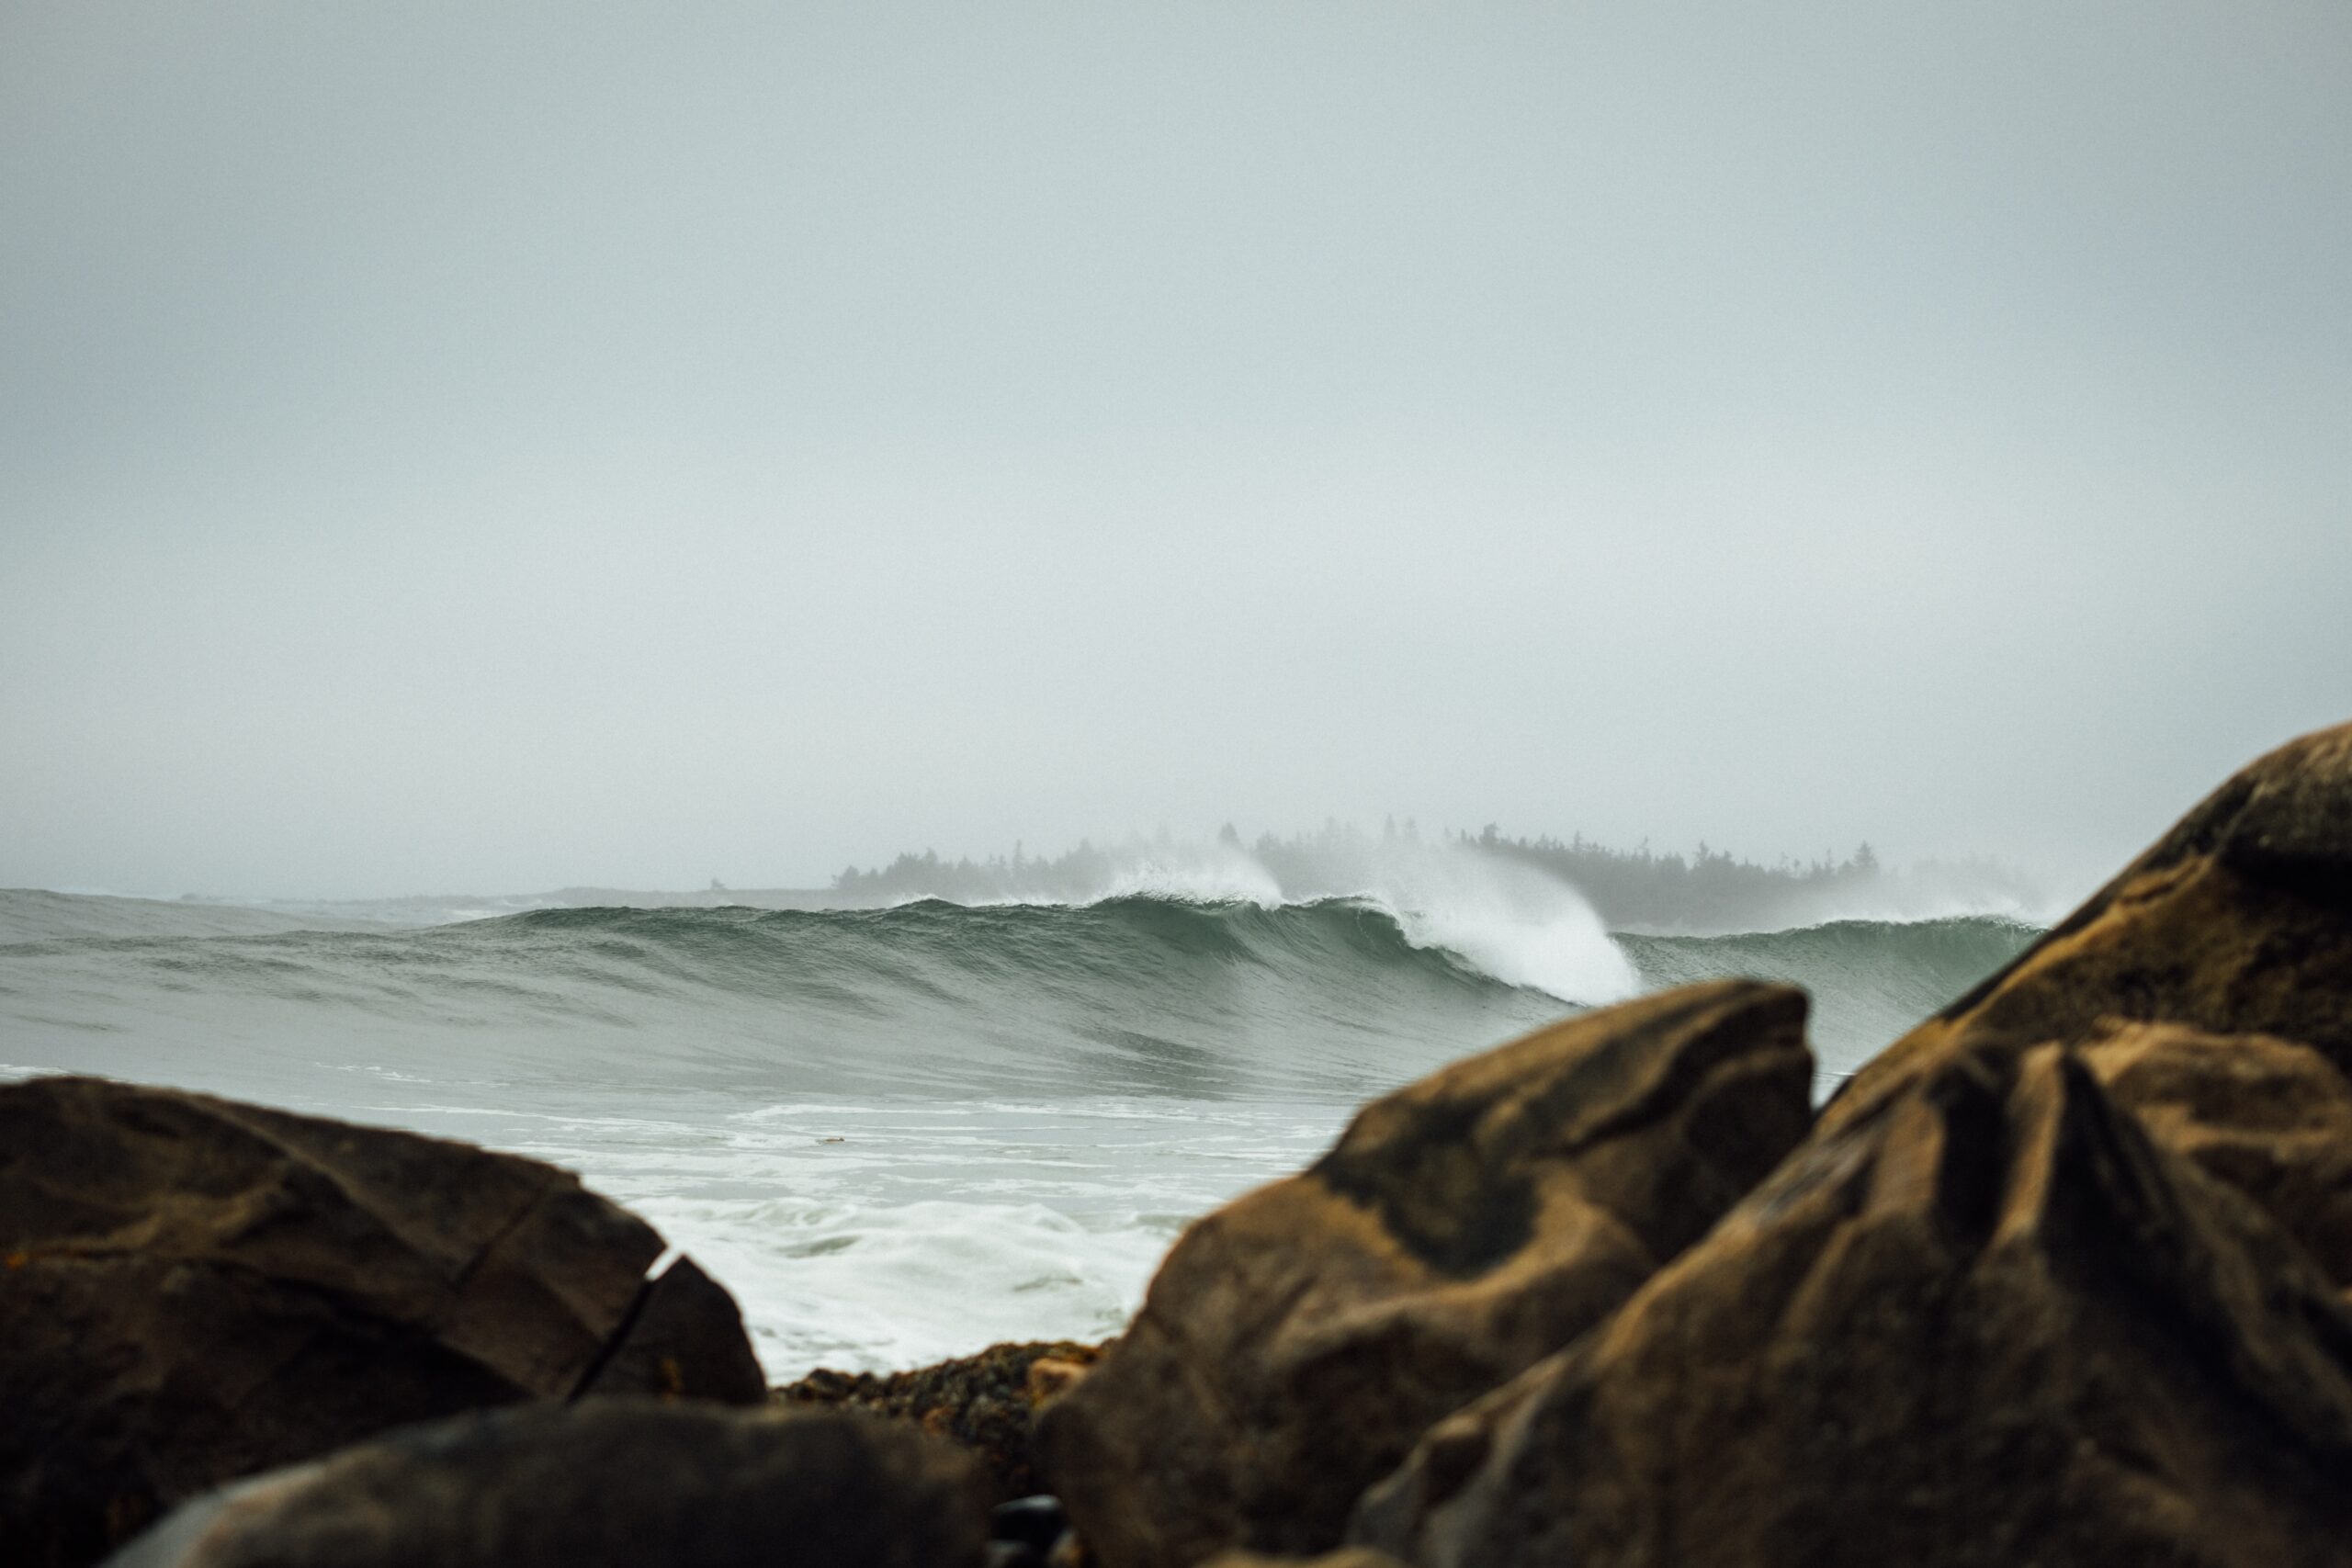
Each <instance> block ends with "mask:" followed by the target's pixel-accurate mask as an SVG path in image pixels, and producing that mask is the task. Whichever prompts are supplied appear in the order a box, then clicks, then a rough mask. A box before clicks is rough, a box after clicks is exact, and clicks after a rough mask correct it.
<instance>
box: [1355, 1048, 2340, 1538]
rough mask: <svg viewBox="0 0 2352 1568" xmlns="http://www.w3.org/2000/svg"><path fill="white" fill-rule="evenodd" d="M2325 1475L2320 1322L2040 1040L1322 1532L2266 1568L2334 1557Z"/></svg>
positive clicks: (1818, 1152) (1817, 1172) (2265, 1239)
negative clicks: (1347, 1522)
mask: <svg viewBox="0 0 2352 1568" xmlns="http://www.w3.org/2000/svg"><path fill="white" fill-rule="evenodd" d="M2347 1478H2352V1313H2347V1311H2346V1306H2345V1304H2344V1303H2343V1301H2342V1300H2341V1298H2340V1297H2339V1296H2338V1295H2337V1293H2336V1292H2335V1290H2334V1289H2333V1288H2332V1286H2331V1284H2330V1282H2329V1280H2327V1279H2326V1278H2325V1277H2324V1275H2323V1274H2322V1273H2321V1271H2320V1269H2318V1268H2317V1266H2316V1265H2314V1264H2313V1263H2312V1261H2311V1259H2310V1258H2309V1257H2308V1256H2307V1255H2306V1254H2305V1253H2304V1252H2303V1250H2302V1249H2301V1247H2298V1246H2296V1245H2295V1244H2294V1243H2293V1242H2292V1241H2290V1239H2288V1237H2287V1236H2286V1235H2284V1234H2283V1233H2281V1232H2280V1231H2279V1229H2278V1227H2277V1226H2276V1225H2274V1224H2272V1223H2271V1222H2270V1221H2269V1219H2268V1218H2267V1216H2266V1215H2264V1214H2263V1213H2262V1212H2261V1211H2260V1210H2259V1209H2258V1208H2256V1206H2255V1205H2254V1204H2253V1203H2252V1202H2251V1201H2248V1200H2247V1199H2246V1198H2245V1197H2244V1196H2242V1195H2241V1194H2240V1193H2239V1192H2237V1191H2236V1190H2233V1189H2232V1188H2230V1187H2228V1186H2225V1185H2223V1184H2222V1183H2220V1182H2218V1181H2215V1180H2213V1179H2211V1178H2210V1177H2208V1176H2206V1175H2205V1174H2204V1173H2203V1172H2202V1171H2201V1170H2199V1168H2197V1166H2196V1164H2195V1163H2194V1162H2193V1161H2191V1160H2189V1159H2188V1158H2186V1157H2184V1156H2179V1155H2176V1154H2174V1153H2172V1152H2170V1151H2168V1150H2166V1149H2165V1148H2164V1147H2163V1146H2162V1145H2159V1144H2157V1143H2156V1142H2155V1141H2154V1140H2153V1139H2152V1138H2150V1137H2149V1136H2148V1135H2147V1134H2146V1132H2145V1131H2144V1130H2143V1128H2142V1126H2141V1125H2140V1124H2139V1122H2137V1120H2136V1119H2135V1118H2134V1117H2133V1116H2132V1115H2131V1113H2130V1112H2128V1111H2123V1110H2121V1109H2120V1107H2118V1106H2117V1105H2116V1104H2115V1103H2114V1101H2113V1100H2112V1099H2111V1098H2110V1096H2109V1094H2108V1092H2107V1091H2106V1090H2105V1089H2102V1088H2101V1087H2100V1086H2099V1084H2098V1080H2097V1078H2096V1077H2094V1075H2093V1073H2092V1071H2091V1069H2090V1067H2089V1066H2087V1065H2086V1063H2085V1061H2084V1060H2083V1058H2082V1056H2081V1055H2078V1054H2076V1053H2075V1052H2073V1051H2071V1050H2068V1049H2065V1048H2062V1047H2055V1046H2051V1047H2042V1048H2039V1049H2034V1050H2030V1051H2025V1052H2016V1051H2005V1050H1993V1051H1987V1052H1985V1053H1982V1054H1975V1055H1959V1056H1956V1057H1953V1058H1951V1059H1948V1060H1945V1061H1942V1062H1940V1063H1939V1064H1937V1065H1936V1066H1934V1067H1932V1068H1930V1069H1928V1070H1927V1071H1925V1072H1923V1073H1921V1074H1920V1075H1918V1076H1917V1077H1915V1078H1914V1079H1913V1081H1912V1082H1911V1083H1910V1084H1909V1085H1908V1086H1907V1087H1906V1088H1905V1089H1903V1090H1902V1091H1901V1092H1899V1093H1897V1094H1894V1095H1893V1096H1890V1097H1886V1098H1883V1099H1881V1100H1879V1101H1878V1103H1877V1104H1876V1105H1875V1106H1874V1107H1873V1108H1872V1109H1871V1111H1869V1112H1868V1113H1867V1114H1866V1115H1861V1116H1856V1117H1851V1118H1849V1120H1848V1122H1846V1124H1845V1125H1843V1126H1842V1127H1839V1128H1837V1129H1833V1130H1828V1131H1825V1132H1822V1133H1819V1134H1816V1135H1815V1137H1814V1138H1813V1139H1812V1140H1810V1141H1809V1142H1808V1144H1807V1145H1806V1146H1805V1147H1804V1149H1803V1150H1802V1151H1801V1152H1800V1153H1799V1154H1798V1155H1797V1156H1795V1157H1794V1158H1792V1160H1790V1161H1789V1162H1788V1164H1787V1165H1785V1166H1784V1167H1783V1168H1781V1170H1780V1171H1778V1172H1776V1173H1775V1174H1774V1176H1773V1177H1772V1178H1771V1179H1770V1181H1768V1182H1767V1183H1765V1184H1764V1186H1763V1187H1761V1188H1759V1189H1758V1191H1757V1192H1756V1193H1755V1194H1754V1195H1753V1196H1752V1197H1751V1198H1749V1199H1748V1200H1747V1201H1746V1202H1744V1203H1743V1204H1741V1205H1740V1206H1739V1207H1738V1208H1737V1209H1736V1210H1735V1211H1734V1212H1733V1213H1731V1214H1729V1215H1728V1216H1726V1217H1725V1218H1724V1221H1723V1222H1722V1224H1719V1225H1718V1226H1717V1227H1716V1229H1715V1231H1714V1232H1713V1235H1710V1236H1709V1237H1708V1238H1707V1239H1706V1240H1705V1241H1704V1242H1702V1243H1701V1244H1700V1245H1699V1246H1698V1247H1694V1248H1693V1249H1691V1251H1690V1252H1689V1253H1688V1254H1686V1255H1685V1256H1684V1257H1683V1258H1680V1259H1679V1261H1677V1262H1676V1263H1674V1264H1673V1265H1671V1266H1670V1267H1668V1269H1664V1270H1662V1271H1661V1272H1660V1273H1659V1274H1658V1275H1657V1277H1656V1278H1655V1279H1653V1280H1651V1281H1650V1282H1649V1283H1648V1284H1647V1285H1646V1286H1645V1287H1644V1289H1643V1290H1642V1291H1641V1292H1640V1293H1639V1294H1637V1295H1636V1296H1634V1299H1633V1300H1632V1301H1631V1302H1629V1303H1627V1304H1626V1306H1625V1307H1624V1309H1623V1311H1622V1312H1620V1313H1619V1314H1617V1315H1616V1316H1615V1317H1614V1318H1613V1319H1611V1321H1610V1322H1609V1323H1608V1324H1607V1325H1605V1326H1604V1327H1602V1328H1600V1329H1599V1330H1597V1331H1596V1332H1595V1333H1593V1334H1592V1335H1590V1336H1589V1337H1586V1338H1585V1339H1584V1340H1582V1341H1581V1342H1579V1343H1578V1344H1577V1345H1576V1346H1574V1347H1572V1348H1569V1349H1567V1350H1566V1351H1564V1352H1563V1353H1561V1354H1560V1355H1558V1356H1556V1357H1555V1358H1552V1359H1549V1360H1547V1361H1545V1362H1544V1363H1543V1364H1542V1365H1540V1366H1538V1367H1536V1368H1535V1369H1533V1370H1532V1371H1530V1372H1528V1373H1527V1374H1526V1375H1524V1376H1523V1377H1521V1379H1519V1380H1517V1381H1516V1382H1513V1383H1512V1384H1510V1386H1508V1387H1507V1388H1505V1389H1502V1390H1499V1391H1498V1392H1497V1393H1494V1394H1491V1395H1489V1396H1487V1398H1486V1399H1484V1400H1482V1401H1480V1402H1479V1403H1477V1404H1474V1405H1472V1406H1470V1407H1469V1408H1468V1409H1466V1410H1464V1411H1463V1412H1461V1413H1459V1414H1457V1415H1456V1416H1452V1417H1449V1418H1448V1419H1447V1420H1445V1421H1443V1422H1441V1423H1439V1424H1438V1425H1437V1426H1436V1427H1432V1428H1431V1429H1430V1432H1429V1433H1428V1434H1427V1435H1426V1436H1425V1437H1424V1438H1423V1439H1422V1440H1421V1442H1420V1443H1419V1445H1418V1446H1417V1448H1416V1449H1415V1450H1414V1453H1413V1456H1412V1458H1411V1460H1410V1461H1408V1464H1407V1465H1406V1466H1405V1467H1403V1468H1402V1469H1401V1470H1400V1471H1399V1472H1397V1474H1396V1475H1394V1476H1392V1477H1390V1478H1388V1479H1387V1480H1385V1481H1384V1482H1383V1483H1381V1484H1380V1485H1378V1486H1377V1487H1375V1488H1374V1489H1373V1490H1372V1491H1371V1492H1370V1493H1369V1494H1368V1495H1366V1497H1365V1499H1364V1502H1363V1506H1362V1507H1361V1509H1360V1510H1359V1513H1358V1517H1357V1520H1356V1524H1355V1527H1354V1531H1353V1533H1354V1537H1355V1539H1357V1540H1361V1541H1363V1542H1364V1543H1366V1544H1369V1545H1373V1546H1376V1547H1378V1548H1380V1549H1382V1550H1385V1551H1389V1552H1391V1553H1393V1554H1395V1555H1397V1556H1399V1557H1401V1558H1404V1559H1406V1560H1407V1561H1408V1562H1413V1563H1415V1564H1418V1565H1419V1568H1473V1565H1476V1568H1517V1565H1522V1564H1524V1565H1529V1568H1532V1565H1535V1564H1547V1565H1549V1564H1559V1563H1570V1562H1572V1563H1575V1564H1577V1568H1635V1565H1642V1568H1665V1565H1668V1564H1680V1563H1693V1562H1704V1563H1708V1564H1710V1565H1711V1568H1797V1565H1800V1564H1802V1565H1804V1568H1839V1565H1845V1564H1852V1565H1854V1568H1863V1565H1869V1568H1883V1565H1884V1564H1887V1563H1905V1564H1909V1565H1914V1568H1944V1565H1962V1564H1970V1565H1973V1564H1983V1565H1985V1568H1992V1565H1995V1564H1998V1565H2001V1568H2012V1565H2014V1564H2018V1563H2025V1562H2033V1563H2039V1564H2044V1565H2047V1568H2064V1565H2073V1564H2080V1565H2084V1568H2090V1565H2105V1564H2114V1563H2135V1564H2136V1563H2163V1564H2188V1563H2197V1564H2208V1565H2215V1568H2227V1565H2234V1564H2245V1565H2246V1568H2299V1565H2303V1564H2312V1565H2317V1564H2322V1563H2335V1564H2340V1563H2341V1562H2344V1561H2345V1555H2344V1554H2345V1551H2346V1547H2345V1542H2346V1540H2352V1485H2347V1484H2346V1482H2347Z"/></svg>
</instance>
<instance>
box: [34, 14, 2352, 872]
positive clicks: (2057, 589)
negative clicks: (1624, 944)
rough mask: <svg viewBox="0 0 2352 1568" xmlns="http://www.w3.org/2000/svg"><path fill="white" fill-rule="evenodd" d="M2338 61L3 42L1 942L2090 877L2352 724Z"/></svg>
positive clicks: (1314, 42) (551, 34) (1827, 31)
mask: <svg viewBox="0 0 2352 1568" xmlns="http://www.w3.org/2000/svg"><path fill="white" fill-rule="evenodd" d="M2347 84H2352V7H2347V6H2344V5H2342V4H2341V3H2340V0H2314V3H2312V4H2308V5H2294V4H2270V3H2260V0H2252V3H2250V0H2232V3H2229V4H2212V5H2185V4H2162V3H2157V4H2149V3H2139V4H2129V5H2126V4H2116V5H2098V6H2092V5H2071V4H2055V5H2053V4H2050V3H2048V0H2036V3H2033V4H2022V3H2018V4H2002V3H1986V0H1969V3H1966V4H1900V3H1889V0H1873V3H1871V4H1853V5H1792V6H1741V5H1729V4H1725V5H1714V6H1679V5H1670V4H1641V5H1634V4H1625V5H1613V6H1578V5H1566V4H1557V5H1546V6H1499V5H1498V6H1381V5H1372V4H1363V3H1359V0H1350V3H1347V4H1330V5H1306V4H1250V5H1240V4H1234V5H1160V6H1114V5H1107V4H1085V5H1069V6H1012V5H958V6H896V5H888V4H876V3H874V0H859V3H857V4H854V5H843V6H810V5H790V4H783V5H778V4H763V5H757V6H751V5H745V6H720V5H710V6H692V5H680V6H628V7H621V6H600V5H591V4H581V3H579V0H565V3H563V4H560V5H559V4H547V5H537V4H517V3H509V4H500V5H487V6H486V5H481V4H479V3H468V4H452V5H447V6H437V5H427V4H402V5H393V6H345V5H322V4H313V3H307V0H306V3H302V4H290V3H289V4H277V5H242V4H241V5H220V4H201V3H188V0H173V3H168V4H165V3H156V4H146V5H119V4H89V3H86V0H74V3H72V4H68V3H65V0H47V3H40V4H28V3H27V0H0V823H5V831H0V884H17V885H23V884H33V885H46V886H85V887H110V888H116V889H120V890H141V891H154V892H177V891H181V890H198V891H205V892H219V893H236V892H243V893H279V894H306V895H334V894H377V893H395V892H404V891H424V890H436V891H439V890H452V889H458V888H471V889H476V890H481V891H492V890H509V889H523V888H530V887H539V886H556V885H560V884H567V883H580V882H603V883H616V884H624V885H634V886H679V885H695V884H699V883H700V882H701V881H702V880H704V879H705V878H707V877H709V876H712V875H718V876H723V877H725V878H727V879H728V880H729V881H732V882H737V883H739V884H745V885H748V884H755V883H784V884H791V883H802V884H806V883H812V882H819V881H821V880H822V879H824V878H825V877H826V876H827V875H828V874H831V872H832V871H834V870H837V869H838V868H839V867H840V866H841V865H842V863H845V862H849V861H853V860H854V861H859V862H862V863H870V862H872V861H873V860H876V859H877V858H884V857H887V856H888V854H889V853H890V852H893V851H895V850H898V849H900V848H905V847H921V846H923V845H933V846H935V847H937V848H938V849H940V850H941V851H943V852H949V853H954V852H967V851H968V852H986V851H990V850H997V849H1009V848H1010V847H1011V845H1012V841H1013V840H1015V839H1016V838H1019V839H1024V840H1027V842H1028V844H1029V846H1030V847H1031V848H1032V849H1033V850H1035V849H1039V848H1055V847H1059V846H1061V845H1063V844H1066V843H1068V842H1069V841H1072V840H1075V839H1076V838H1077V837H1078V836H1079V835H1080V834H1091V835H1093V836H1095V837H1097V838H1101V837H1103V836H1105V835H1117V834H1120V833H1123V832H1125V831H1127V830H1130V829H1142V830H1147V831H1148V830H1150V829H1156V828H1157V827H1159V826H1160V825H1162V824H1166V825H1168V826H1170V827H1171V828H1172V829H1175V830H1177V831H1179V832H1180V833H1185V832H1199V831H1204V830H1206V829H1212V828H1214V826H1215V825H1216V823H1218V822H1220V821H1222V820H1224V819H1226V818H1232V819H1233V820H1235V821H1236V822H1237V823H1238V824H1239V825H1240V826H1241V827H1242V828H1243V829H1244V830H1245V831H1249V832H1255V831H1257V830H1259V829H1262V828H1268V827H1272V828H1277V829H1283V828H1289V827H1292V826H1298V825H1308V824H1313V823H1317V822H1320V821H1321V820H1322V819H1323V818H1325V817H1327V816H1338V817H1340V818H1356V819H1359V820H1363V821H1367V822H1377V820H1378V819H1379V818H1380V817H1382V816H1383V815H1385V814H1387V813H1392V812H1393V813H1395V814H1397V816H1398V817H1400V818H1402V817H1405V816H1413V817H1417V818H1419V820H1420V822H1421V824H1422V826H1423V828H1424V829H1433V828H1436V827H1441V826H1449V825H1453V826H1467V827H1475V826H1477V825H1479V824H1482V823H1484V822H1487V821H1488V820H1499V821H1500V822H1502V823H1503V824H1504V826H1505V827H1507V828H1510V829H1521V830H1553V831H1558V832H1561V833H1563V834H1565V833H1566V832H1569V831H1571V830H1578V829H1580V830H1582V831H1584V832H1585V833H1587V834H1589V835H1593V836H1597V837H1600V838H1601V839H1603V840H1612V841H1620V842H1629V843H1630V842H1632V841H1634V840H1640V839H1642V838H1644V837H1647V838H1648V839H1650V840H1652V841H1653V842H1654V843H1656V844H1658V845H1660V846H1668V845H1672V846H1678V847H1679V846H1687V845H1689V844H1690V843H1691V842H1692V841H1693V840H1697V839H1699V838H1702V837H1704V838H1706V839H1708V840H1711V841H1712V842H1714V843H1716V844H1719V845H1727V846H1729V847H1731V848H1733V849H1735V850H1737V851H1740V852H1745V853H1747V854H1750V855H1755V856H1758V857H1762V858H1767V859H1769V858H1771V857H1773V856H1776V855H1778V854H1780V853H1782V852H1792V853H1798V854H1812V853H1815V852H1819V851H1820V850H1822V849H1824V848H1826V847H1830V846H1836V847H1837V848H1838V849H1839V850H1840V851H1841V852H1842V851H1843V850H1845V849H1848V848H1850V847H1851V845H1852V844H1853V842H1854V841H1855V840H1860V839H1863V838H1868V839H1870V840H1872V841H1874V842H1875V843H1877V844H1878V845H1879V846H1880V847H1881V849H1882V850H1883V852H1885V853H1886V854H1887V855H1888V856H1889V857H1890V858H1894V859H1895V860H1898V861H1900V860H1905V859H1909V858H1912V857H1915V856H1920V855H1927V854H1940V853H1954V852H1989V853H1994V854H1998V855H2003V856H2007V857H2008V858H2011V859H2012V860H2014V861H2017V862H2018V863H2022V864H2026V865H2029V866H2039V867H2041V868H2044V869H2045V870H2049V871H2051V872H2052V873H2053V874H2056V875H2058V876H2060V877H2062V878H2063V877H2079V876H2088V875H2091V874H2096V873H2097V872H2098V871H2100V870H2102V869H2104V868H2105V867H2106V866H2108V865H2109V864H2110V863H2114V862H2116V861H2118V860H2120V858H2121V857H2122V856H2124V855H2125V854H2127V853H2129V852H2131V850H2132V849H2133V848H2135V847H2136V846H2137V845H2138V844H2139V843H2141V842H2143V840H2146V839H2147V838H2148V837H2150V836H2151V835H2153V834H2154V832H2155V831H2156V830H2158V829H2160V828H2161V827H2162V826H2163V825H2164V824H2165V822H2167V821H2169V820H2170V819H2171V818H2173V817H2174V816H2176V815H2177V813H2178V812H2179V811H2180V810H2181V809H2182V808H2183V807H2186V806H2187V805H2188V804H2189V802H2190V801H2191V800H2193V799H2194V798H2195V797H2196V796H2197V795H2199V794H2201V793H2202V792H2203V791H2204V790H2206V789H2207V788H2208V787H2210V786H2211V784H2214V783H2215V782H2217V781H2218V780H2219V779H2220V778H2221V777H2222V775H2224V774H2225V773H2228V772H2229V771H2230V770H2231V769H2232V768H2233V767H2234V766H2235V765H2236V764H2237V763H2238V762H2240V761H2243V760H2245V758H2247V757H2249V756H2251V755H2252V754H2254V753H2255V752H2256V751H2259V750H2264V749H2266V748H2267V747H2268V746H2269V745H2271V744H2273V743H2275V742H2277V741H2278V740H2281V739H2285V738H2286V737H2288V736H2289V735H2290V734H2292V733H2294V732H2296V731H2299V730H2301V729H2305V728H2312V727H2314V726H2317V725H2320V724H2323V723H2326V722H2329V721H2332V720H2335V719H2340V718H2344V717H2347V716H2352V614H2347V610H2348V609H2352V91H2347Z"/></svg>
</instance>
